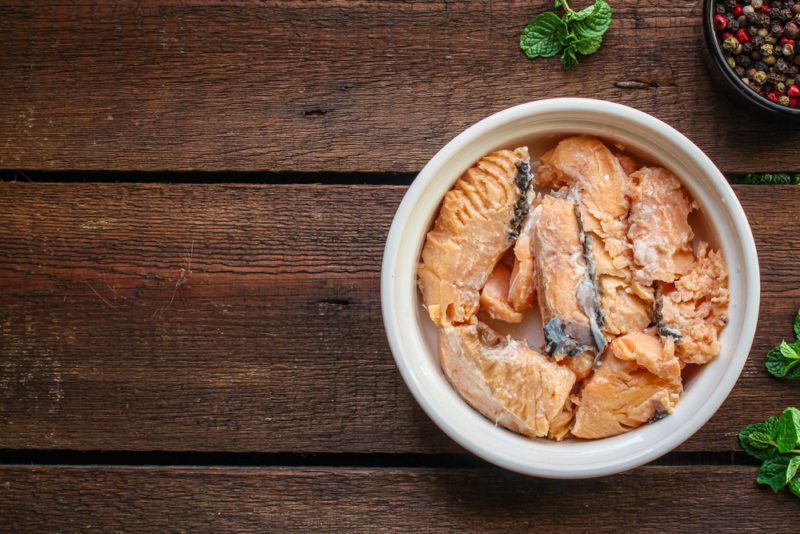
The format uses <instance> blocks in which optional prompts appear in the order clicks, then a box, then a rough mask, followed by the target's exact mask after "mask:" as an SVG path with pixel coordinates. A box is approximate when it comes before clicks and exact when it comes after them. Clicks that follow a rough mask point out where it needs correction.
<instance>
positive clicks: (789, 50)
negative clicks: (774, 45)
mask: <svg viewBox="0 0 800 534" xmlns="http://www.w3.org/2000/svg"><path fill="white" fill-rule="evenodd" d="M792 54H794V45H793V44H792V43H786V44H785V45H783V55H784V56H791V55H792Z"/></svg>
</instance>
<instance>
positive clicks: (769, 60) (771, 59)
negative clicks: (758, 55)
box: [764, 56, 778, 66]
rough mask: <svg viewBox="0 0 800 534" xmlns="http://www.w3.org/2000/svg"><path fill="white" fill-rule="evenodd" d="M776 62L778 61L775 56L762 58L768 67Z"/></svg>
mask: <svg viewBox="0 0 800 534" xmlns="http://www.w3.org/2000/svg"><path fill="white" fill-rule="evenodd" d="M776 61H778V60H777V59H776V58H775V56H767V57H765V58H764V63H766V64H767V65H769V66H772V65H774V64H775V62H776Z"/></svg>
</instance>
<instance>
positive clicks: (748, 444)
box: [739, 416, 778, 460]
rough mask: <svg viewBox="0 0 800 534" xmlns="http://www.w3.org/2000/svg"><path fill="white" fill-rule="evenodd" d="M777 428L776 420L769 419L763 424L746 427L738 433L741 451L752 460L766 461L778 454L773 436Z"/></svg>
mask: <svg viewBox="0 0 800 534" xmlns="http://www.w3.org/2000/svg"><path fill="white" fill-rule="evenodd" d="M777 427H778V418H777V417H774V416H773V417H770V418H769V419H767V420H766V421H764V422H763V423H753V424H752V425H747V426H746V427H744V428H743V429H741V430H740V431H739V443H740V444H741V445H742V449H744V451H745V452H746V453H747V454H749V455H750V456H752V457H754V458H758V459H759V460H767V459H769V458H772V457H773V456H775V455H776V454H778V449H777V447H776V445H775V441H774V439H773V436H774V435H775V432H776V429H777Z"/></svg>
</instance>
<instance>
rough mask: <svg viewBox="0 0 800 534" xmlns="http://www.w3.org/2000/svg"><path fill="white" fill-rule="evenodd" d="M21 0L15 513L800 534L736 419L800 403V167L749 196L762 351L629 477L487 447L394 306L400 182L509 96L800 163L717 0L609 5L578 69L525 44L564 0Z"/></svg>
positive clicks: (13, 34) (733, 168)
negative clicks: (732, 56)
mask: <svg viewBox="0 0 800 534" xmlns="http://www.w3.org/2000/svg"><path fill="white" fill-rule="evenodd" d="M29 4H30V3H28V2H16V1H8V0H6V1H3V2H2V6H0V74H1V75H0V168H2V169H5V170H4V171H3V172H2V178H3V182H2V183H0V448H2V449H3V450H2V452H0V518H2V519H0V524H4V525H5V527H4V528H3V530H10V531H54V530H67V531H69V530H74V531H85V530H102V531H113V530H125V531H127V530H142V531H149V532H158V531H174V530H200V531H225V530H234V529H235V530H245V531H247V530H249V531H274V532H283V531H285V530H297V531H306V530H309V529H321V530H335V529H342V530H384V529H397V530H432V531H484V530H487V529H497V530H502V531H511V530H550V529H553V530H557V531H559V532H565V531H584V530H589V529H591V530H597V531H609V532H611V531H618V530H619V529H620V528H624V529H626V530H629V531H630V530H632V531H652V532H662V531H665V530H683V531H694V532H739V531H742V530H752V531H759V530H761V529H765V530H766V529H767V528H769V529H770V532H797V529H798V527H797V525H798V519H800V505H798V501H797V500H796V499H794V498H792V497H791V496H789V495H787V494H785V493H784V494H778V495H774V494H772V493H771V492H770V491H769V490H767V489H764V488H760V487H757V486H756V484H755V473H756V469H757V467H756V466H755V463H754V462H753V461H751V460H750V459H749V458H748V457H747V456H746V455H745V454H744V453H742V452H741V450H740V449H739V446H738V444H737V441H736V433H737V431H738V430H739V428H741V427H742V426H743V425H745V424H747V423H749V422H754V421H758V420H763V419H764V418H766V417H767V416H769V415H772V414H775V413H778V412H779V411H780V410H781V409H782V408H783V407H784V406H787V405H798V404H799V403H800V384H798V383H794V384H791V383H784V382H780V381H777V380H774V379H771V378H770V377H769V376H768V375H767V374H766V372H765V371H764V369H763V358H764V353H765V351H766V350H767V349H769V348H770V347H771V346H773V345H774V344H776V343H777V342H778V341H780V339H781V338H783V337H787V336H789V335H791V329H790V324H791V320H792V317H793V314H794V312H795V311H796V309H797V307H798V304H800V287H799V286H798V279H800V263H799V262H798V261H797V248H798V247H797V237H796V236H797V233H798V225H799V223H800V221H799V219H800V189H796V188H795V187H790V186H787V187H767V186H737V187H736V193H737V194H738V196H739V198H740V200H741V202H742V204H743V205H744V207H745V210H746V211H747V214H748V216H749V218H750V223H751V225H752V228H753V232H754V234H755V237H756V241H757V245H758V250H759V259H760V262H761V269H762V309H761V314H760V321H759V325H758V334H757V337H756V340H755V343H754V345H753V350H752V352H751V355H750V360H749V361H748V364H747V366H746V368H745V370H744V372H743V374H742V376H741V378H740V380H739V382H738V384H737V386H736V388H735V389H734V390H733V392H732V393H731V395H730V397H729V399H728V400H727V402H726V403H725V405H724V406H723V407H722V409H721V410H720V411H719V412H718V414H717V415H716V416H715V417H714V418H713V419H712V420H711V421H710V422H709V423H708V424H707V425H706V426H705V427H704V428H703V429H702V430H701V431H700V432H698V433H697V434H696V435H695V436H694V437H692V438H691V439H690V440H688V441H687V442H686V443H684V444H683V445H682V446H681V447H680V448H679V449H678V450H677V451H676V452H673V453H672V454H670V455H668V456H666V457H664V458H662V459H661V460H658V461H657V462H655V463H653V464H651V465H649V466H646V467H642V468H639V469H636V470H634V471H632V472H629V473H627V474H623V475H619V476H613V477H607V478H603V479H597V480H589V481H573V482H565V481H548V480H537V479H532V478H525V477H522V476H518V475H515V474H511V473H508V472H505V471H502V470H499V469H496V468H494V467H491V466H489V465H486V464H484V463H483V462H481V461H479V460H477V459H475V458H474V457H473V456H471V455H469V454H468V453H466V452H465V451H464V450H462V449H460V448H459V447H458V446H456V445H455V444H454V443H453V442H451V441H450V440H449V439H448V438H446V437H445V436H444V435H443V434H442V432H441V431H439V430H438V429H437V428H436V427H435V426H434V425H433V424H432V423H431V421H430V420H429V419H428V418H427V417H426V416H425V415H424V414H423V413H422V411H421V410H420V408H419V407H418V406H417V404H416V403H415V402H414V400H413V399H412V397H411V395H410V394H409V392H408V390H407V389H406V387H405V385H404V384H403V383H402V380H401V378H400V376H399V374H398V372H397V370H396V368H395V365H394V362H393V360H392V357H391V354H390V352H389V349H388V347H387V344H386V340H385V337H384V332H383V327H382V323H381V316H380V302H379V291H378V285H379V284H378V278H379V271H380V261H381V252H382V248H383V243H384V239H385V237H386V233H387V230H388V226H389V224H390V221H391V218H392V216H393V213H394V210H395V209H396V207H397V205H398V203H399V201H400V199H401V197H402V195H403V193H404V192H405V190H406V187H407V185H408V183H410V181H411V180H412V179H413V176H414V174H415V173H416V172H417V171H418V170H419V169H420V168H421V166H422V165H423V164H424V163H425V162H426V161H427V160H428V159H429V158H430V157H431V156H432V155H433V154H434V153H435V152H436V151H437V150H438V149H439V148H440V147H441V146H442V145H443V144H444V143H445V142H446V141H447V140H449V139H450V138H451V137H453V136H454V135H455V134H457V133H458V132H459V131H461V130H462V129H463V128H465V127H466V126H468V125H469V124H471V123H473V122H475V121H476V120H478V119H480V118H482V117H484V116H486V115H487V114H490V113H492V112H495V111H498V110H500V109H503V108H506V107H508V106H511V105H514V104H518V103H521V102H525V101H529V100H537V99H541V98H547V97H554V96H565V95H571V96H593V97H598V98H604V99H607V100H612V101H616V102H622V103H625V104H629V105H632V106H635V107H637V108H639V109H642V110H644V111H647V112H649V113H651V114H653V115H655V116H657V117H659V118H661V119H664V120H665V121H667V122H668V123H670V124H672V125H673V126H675V127H676V128H678V129H679V130H681V131H682V132H684V133H685V134H686V135H688V136H689V137H690V138H691V139H692V140H693V141H694V142H695V143H697V144H698V145H699V146H700V147H701V148H702V149H703V150H705V151H706V153H707V154H708V155H709V156H710V157H711V158H712V159H713V160H714V161H715V162H716V163H717V164H718V165H719V166H720V168H721V169H722V170H723V171H725V172H727V173H740V172H749V171H800V160H798V141H800V136H799V135H798V134H800V129H798V126H796V125H791V124H788V123H783V122H780V121H777V120H770V119H766V118H764V117H760V116H756V115H754V114H752V113H750V112H749V111H748V110H746V109H743V108H742V107H741V106H739V105H738V104H737V103H735V102H732V101H730V100H729V99H728V98H727V97H726V96H724V95H723V94H721V93H720V92H719V91H718V90H717V89H716V88H715V87H713V86H712V84H711V82H710V81H709V78H708V75H707V74H706V71H705V70H704V68H703V65H702V64H701V59H700V47H701V45H700V5H699V4H700V3H699V2H696V1H692V2H666V1H660V2H659V1H656V0H645V1H638V2H637V1H633V0H614V1H612V2H611V4H612V6H613V9H614V22H613V25H612V28H611V31H610V33H609V34H608V36H607V38H606V41H605V44H604V46H603V48H602V49H601V51H600V52H599V53H598V54H596V55H595V56H593V57H591V58H589V59H586V60H585V61H583V62H582V64H581V65H580V66H579V67H578V68H577V69H575V70H574V71H572V72H569V73H564V72H563V71H562V70H561V68H560V66H559V64H558V62H557V61H555V60H551V61H536V62H530V61H527V60H526V59H525V58H524V57H523V56H522V54H521V53H520V51H519V50H518V46H517V38H518V34H519V32H520V30H521V28H522V27H523V26H524V25H525V23H526V22H527V21H528V20H529V19H530V18H532V16H533V15H535V14H536V13H537V12H540V11H542V10H544V9H546V8H547V6H549V4H550V2H544V1H540V0H537V1H533V2H531V1H514V2H497V1H495V2H492V1H473V2H452V1H416V2H411V1H406V2H397V1H365V0H362V1H355V0H353V1H344V0H331V1H327V2H319V1H308V0H293V1H280V2H256V1H249V0H240V1H212V0H184V1H180V2H178V1H173V2H152V1H145V2H141V3H132V2H116V3H113V4H111V3H100V4H95V3H94V2H82V1H66V0H63V1H52V2H38V3H36V5H35V6H34V5H29ZM9 527H10V528H9Z"/></svg>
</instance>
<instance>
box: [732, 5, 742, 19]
mask: <svg viewBox="0 0 800 534" xmlns="http://www.w3.org/2000/svg"><path fill="white" fill-rule="evenodd" d="M741 14H742V6H741V5H739V4H736V7H734V8H733V16H734V17H738V16H739V15H741Z"/></svg>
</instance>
